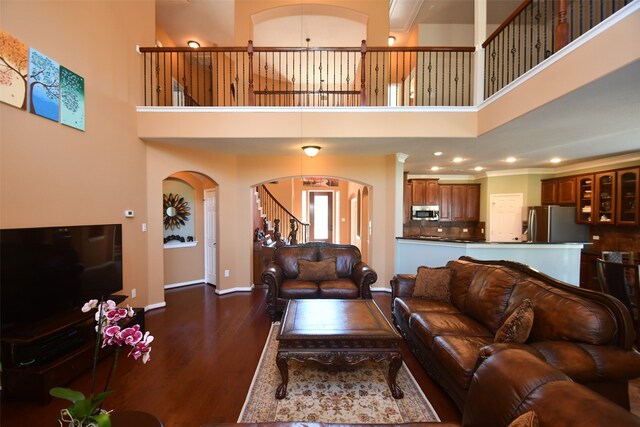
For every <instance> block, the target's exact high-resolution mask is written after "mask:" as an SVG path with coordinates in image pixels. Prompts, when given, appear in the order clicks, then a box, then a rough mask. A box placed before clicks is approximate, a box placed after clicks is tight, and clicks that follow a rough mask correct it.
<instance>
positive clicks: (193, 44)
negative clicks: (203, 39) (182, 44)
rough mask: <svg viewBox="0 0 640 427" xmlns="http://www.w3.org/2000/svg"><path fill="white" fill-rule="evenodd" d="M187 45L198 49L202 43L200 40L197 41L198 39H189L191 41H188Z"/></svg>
mask: <svg viewBox="0 0 640 427" xmlns="http://www.w3.org/2000/svg"><path fill="white" fill-rule="evenodd" d="M187 46H189V47H192V48H194V49H197V48H199V47H200V43H198V42H197V41H195V40H189V41H188V42H187Z"/></svg>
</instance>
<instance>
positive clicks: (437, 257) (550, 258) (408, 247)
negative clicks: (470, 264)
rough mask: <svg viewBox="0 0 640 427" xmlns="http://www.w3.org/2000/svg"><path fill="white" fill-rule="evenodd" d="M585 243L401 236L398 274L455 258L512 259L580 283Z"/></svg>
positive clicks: (561, 278)
mask: <svg viewBox="0 0 640 427" xmlns="http://www.w3.org/2000/svg"><path fill="white" fill-rule="evenodd" d="M584 245H585V243H529V242H485V241H472V240H461V239H447V238H437V237H436V238H429V237H397V238H396V253H395V257H396V270H395V273H396V274H415V273H416V271H417V269H418V267H419V266H422V265H423V266H426V267H441V266H444V265H445V264H446V263H447V262H449V261H450V260H452V259H458V258H460V257H461V256H470V257H473V258H476V259H480V260H508V261H517V262H520V263H523V264H527V265H529V266H530V267H532V268H534V269H536V270H538V271H540V272H542V273H544V274H546V275H548V276H551V277H553V278H555V279H558V280H561V281H563V282H566V283H569V284H571V285H575V286H578V285H579V284H580V252H581V251H582V248H583V246H584Z"/></svg>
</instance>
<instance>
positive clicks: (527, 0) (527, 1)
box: [482, 0, 532, 48]
mask: <svg viewBox="0 0 640 427" xmlns="http://www.w3.org/2000/svg"><path fill="white" fill-rule="evenodd" d="M531 2H532V0H524V1H523V2H522V3H520V6H518V8H517V9H516V10H514V11H513V12H512V13H511V15H509V17H508V18H507V19H505V21H504V22H503V23H502V24H501V25H500V26H499V27H498V28H496V30H495V31H494V32H493V33H491V35H490V36H489V38H488V39H487V40H486V41H485V42H484V43H482V47H483V48H484V47H487V45H488V44H489V43H491V42H492V41H493V39H495V38H496V37H497V36H498V34H500V33H501V32H502V30H504V29H505V28H507V26H508V25H509V24H511V22H512V21H513V20H514V19H516V16H518V15H519V14H520V12H522V11H523V10H524V8H526V7H527V6H529V5H530V4H531Z"/></svg>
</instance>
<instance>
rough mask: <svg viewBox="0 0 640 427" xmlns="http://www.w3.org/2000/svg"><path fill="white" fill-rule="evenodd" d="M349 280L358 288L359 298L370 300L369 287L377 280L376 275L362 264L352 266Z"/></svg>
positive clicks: (367, 266) (371, 269)
mask: <svg viewBox="0 0 640 427" xmlns="http://www.w3.org/2000/svg"><path fill="white" fill-rule="evenodd" d="M351 278H352V279H353V281H354V282H355V284H356V285H357V286H358V289H359V293H360V298H364V299H371V285H372V284H374V283H375V282H376V280H378V274H377V273H376V272H375V271H374V270H373V268H371V267H369V265H367V264H366V263H364V262H359V263H357V264H356V265H354V266H353V271H352V273H351Z"/></svg>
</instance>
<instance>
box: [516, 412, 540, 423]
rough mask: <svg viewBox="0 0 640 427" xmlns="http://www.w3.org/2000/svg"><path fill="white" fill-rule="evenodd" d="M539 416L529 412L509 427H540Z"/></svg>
mask: <svg viewBox="0 0 640 427" xmlns="http://www.w3.org/2000/svg"><path fill="white" fill-rule="evenodd" d="M539 425H540V424H539V422H538V416H537V415H536V413H535V412H533V411H527V412H525V413H524V414H522V415H520V416H519V417H518V418H516V419H515V420H513V421H511V423H509V427H538V426H539Z"/></svg>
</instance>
